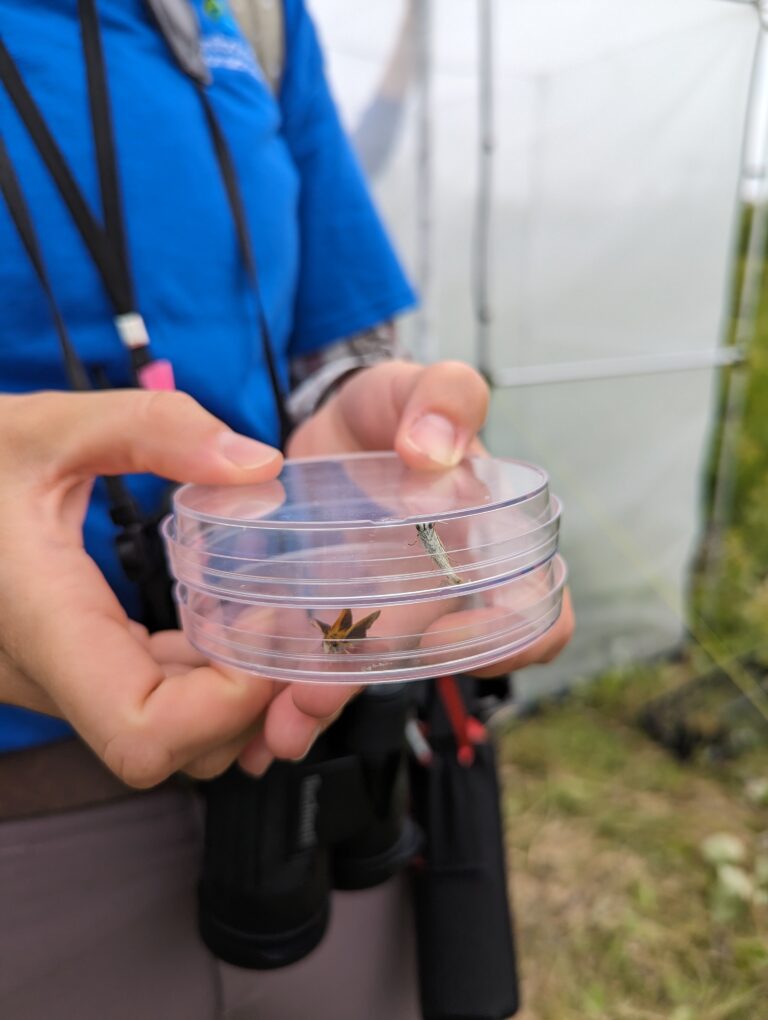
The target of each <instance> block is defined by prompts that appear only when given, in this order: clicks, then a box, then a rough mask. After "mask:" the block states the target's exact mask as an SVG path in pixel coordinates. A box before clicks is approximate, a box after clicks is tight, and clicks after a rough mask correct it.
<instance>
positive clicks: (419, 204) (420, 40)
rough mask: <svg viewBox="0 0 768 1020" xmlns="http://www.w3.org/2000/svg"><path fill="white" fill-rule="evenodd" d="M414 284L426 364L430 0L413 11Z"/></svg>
mask: <svg viewBox="0 0 768 1020" xmlns="http://www.w3.org/2000/svg"><path fill="white" fill-rule="evenodd" d="M416 66H417V69H418V70H417V80H416V121H417V143H416V146H417V147H416V285H417V287H418V290H419V296H420V298H421V304H420V309H419V312H418V314H417V316H416V335H415V337H414V341H413V353H414V355H415V357H416V358H417V360H418V361H421V362H424V363H427V362H430V361H436V360H437V357H438V353H439V352H438V350H437V343H436V338H435V336H434V334H433V330H432V324H431V315H430V307H431V306H430V301H431V285H432V256H431V248H432V190H433V189H432V0H417V8H416Z"/></svg>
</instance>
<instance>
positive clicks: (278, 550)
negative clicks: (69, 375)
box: [163, 452, 560, 606]
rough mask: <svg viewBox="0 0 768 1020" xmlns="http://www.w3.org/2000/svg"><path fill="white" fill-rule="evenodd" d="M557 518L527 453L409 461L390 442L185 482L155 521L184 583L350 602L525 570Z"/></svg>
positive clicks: (237, 593)
mask: <svg viewBox="0 0 768 1020" xmlns="http://www.w3.org/2000/svg"><path fill="white" fill-rule="evenodd" d="M559 519H560V506H559V503H558V502H557V500H556V499H555V498H554V497H552V496H551V495H550V492H549V482H548V478H547V475H546V473H545V472H544V471H543V470H542V469H541V468H538V467H535V466H534V465H532V464H527V463H524V462H522V461H513V460H501V459H496V458H492V457H470V458H467V459H465V460H464V461H462V462H461V463H460V464H459V465H457V466H456V467H455V468H452V469H449V470H447V471H441V472H427V471H414V470H411V469H409V468H407V467H406V466H405V464H404V463H403V462H402V460H401V459H400V458H399V457H398V456H397V455H396V454H394V453H389V452H386V453H374V454H370V453H366V454H356V455H351V456H350V455H347V456H343V457H325V458H307V459H302V460H293V461H288V462H286V464H285V465H284V467H283V470H282V472H281V473H280V475H279V476H278V478H276V479H275V480H273V481H271V482H266V483H262V484H260V485H253V486H242V487H240V486H238V487H225V486H199V485H187V486H184V487H182V488H180V489H179V490H177V492H176V494H175V496H174V501H173V514H172V516H171V518H169V519H168V520H166V522H165V524H164V529H163V533H164V537H165V540H166V547H167V550H168V554H169V559H170V562H171V568H172V571H173V574H174V576H175V577H176V579H177V580H178V581H181V582H183V583H184V584H185V585H188V586H191V587H193V588H196V589H198V590H206V591H210V592H220V593H226V594H227V597H229V598H236V599H238V600H240V601H249V600H254V601H258V602H264V601H265V600H266V601H269V600H272V601H276V602H280V603H283V604H296V603H302V602H307V603H309V602H311V603H312V604H315V605H321V604H326V605H329V606H331V605H337V606H347V605H361V604H366V603H367V602H374V603H378V602H380V601H382V600H383V601H387V600H392V599H398V598H406V599H408V600H418V599H420V598H434V597H440V596H441V594H443V595H445V596H446V597H447V595H448V589H454V590H455V589H456V588H457V587H458V586H462V585H466V586H471V587H472V588H477V587H478V586H480V587H482V586H484V585H487V584H492V583H496V582H498V581H500V580H503V579H504V578H509V577H512V576H515V575H517V574H520V573H524V572H525V571H527V570H531V569H533V568H534V567H536V566H537V565H539V564H541V563H544V562H546V561H547V560H549V559H550V558H551V557H552V556H553V555H554V553H555V552H556V549H557V542H558V534H559ZM443 589H444V590H443ZM441 590H442V591H441Z"/></svg>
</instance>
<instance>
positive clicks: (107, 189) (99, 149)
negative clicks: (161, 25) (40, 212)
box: [78, 0, 136, 314]
mask: <svg viewBox="0 0 768 1020" xmlns="http://www.w3.org/2000/svg"><path fill="white" fill-rule="evenodd" d="M78 11H79V14H80V33H81V37H82V40H83V55H84V57H85V69H86V74H87V76H88V99H89V103H90V108H91V124H92V125H93V140H94V144H95V146H96V162H97V165H98V168H99V185H100V191H101V207H102V212H103V216H104V231H105V233H106V236H107V240H108V241H109V244H110V247H111V250H112V251H113V252H114V255H115V258H116V259H117V260H118V261H119V263H120V275H121V277H122V282H123V287H124V288H125V289H126V294H125V297H126V306H125V307H124V308H122V309H120V308H119V307H118V306H117V305H116V307H118V311H120V312H121V314H125V313H129V312H131V311H133V310H134V309H135V305H136V298H135V295H134V292H133V281H132V278H131V271H130V263H129V261H128V247H127V244H126V240H125V228H124V226H123V206H122V200H121V197H120V183H119V178H118V173H117V156H116V147H115V140H114V138H115V135H114V129H113V127H112V114H111V111H110V103H109V86H108V83H107V70H106V61H105V59H104V49H103V46H102V42H101V32H100V30H99V18H98V15H97V13H96V4H95V2H94V0H79V4H78Z"/></svg>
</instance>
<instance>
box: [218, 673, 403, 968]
mask: <svg viewBox="0 0 768 1020" xmlns="http://www.w3.org/2000/svg"><path fill="white" fill-rule="evenodd" d="M411 707H412V693H411V689H410V688H409V687H408V686H406V685H404V684H392V685H386V686H383V687H373V688H371V689H369V690H368V691H366V692H365V693H364V694H363V695H361V696H360V697H358V698H357V699H356V700H355V701H354V702H353V703H352V704H351V705H350V706H349V707H348V708H347V710H346V712H345V713H344V714H343V715H342V716H341V718H340V719H339V720H337V722H336V723H334V725H333V726H332V727H331V728H330V729H329V730H328V731H327V732H326V733H325V734H324V735H323V736H322V737H321V738H320V740H319V741H318V742H317V743H316V744H315V746H314V747H313V748H312V751H311V752H310V754H309V755H308V756H307V758H306V759H305V760H304V761H302V762H299V763H297V764H287V763H284V762H275V763H274V764H273V765H272V766H271V767H270V769H269V770H268V771H267V773H266V775H265V776H264V777H263V778H261V779H258V780H256V779H252V778H250V777H249V776H246V775H245V774H244V773H243V772H241V771H240V770H239V769H238V768H236V767H235V768H232V769H230V770H229V771H228V772H226V773H225V774H224V775H223V776H221V777H220V778H218V779H215V780H213V782H210V783H206V784H205V785H204V786H203V787H202V789H203V793H204V796H205V800H206V805H207V813H206V835H205V852H204V860H203V874H202V879H201V882H200V889H199V921H200V932H201V935H202V937H203V940H204V941H205V943H206V945H207V946H208V947H209V949H210V950H211V951H212V952H213V953H214V954H215V955H217V956H218V957H220V958H221V959H223V960H226V961H227V962H229V963H233V964H235V965H237V966H240V967H251V968H256V969H267V968H272V967H282V966H285V965H286V964H289V963H293V962H295V961H296V960H299V959H301V958H302V957H303V956H305V955H306V954H307V953H308V952H310V951H311V950H312V949H313V948H314V947H315V946H316V945H317V944H318V943H319V942H320V940H321V939H322V937H323V935H324V933H325V929H326V926H327V924H328V917H329V904H330V892H331V889H332V888H333V887H335V888H337V889H363V888H368V887H370V886H373V885H378V884H379V883H380V882H383V881H385V880H386V879H387V878H390V877H391V876H392V875H394V874H395V873H396V872H398V871H400V869H401V868H403V867H404V865H406V864H407V863H408V862H409V861H410V860H411V859H412V858H413V857H414V855H415V853H416V851H417V850H418V848H419V842H420V835H419V831H418V828H417V827H416V825H415V824H414V823H413V821H412V820H411V818H410V816H409V815H408V811H407V808H408V803H407V797H408V775H407V753H406V744H405V723H406V719H407V716H408V713H409V712H410V711H411Z"/></svg>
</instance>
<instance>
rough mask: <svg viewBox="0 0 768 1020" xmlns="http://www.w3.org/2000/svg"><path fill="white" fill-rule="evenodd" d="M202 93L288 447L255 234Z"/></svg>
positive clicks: (229, 156)
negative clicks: (253, 243) (254, 240)
mask: <svg viewBox="0 0 768 1020" xmlns="http://www.w3.org/2000/svg"><path fill="white" fill-rule="evenodd" d="M198 92H199V95H200V99H201V102H202V104H203V109H204V110H205V118H206V120H207V121H208V129H209V131H210V133H211V140H212V141H213V147H214V151H215V153H216V160H217V162H218V164H219V170H220V172H221V177H222V181H223V182H224V189H225V191H226V193H227V201H228V202H229V208H230V211H231V213H232V219H233V221H234V224H235V232H236V234H237V242H238V245H239V246H240V253H241V257H242V259H243V264H244V266H245V271H246V273H247V274H248V280H249V283H250V285H251V290H252V291H253V294H254V296H255V298H256V315H257V316H258V326H259V335H260V336H261V343H262V347H263V349H264V360H265V361H266V363H267V370H268V371H269V381H270V383H271V386H272V393H273V394H274V399H275V410H276V412H277V419H278V422H279V424H280V441H281V445H285V443H286V441H287V439H288V436H289V435H290V432H291V426H292V423H291V419H290V417H289V416H288V411H287V408H286V406H285V400H284V398H283V392H282V385H281V383H280V377H279V375H278V374H277V366H276V364H275V356H274V353H273V350H272V338H271V335H270V329H269V323H268V322H267V316H266V313H265V311H264V301H263V300H262V296H261V286H260V284H259V273H258V268H257V265H256V258H255V256H254V254H253V246H252V244H251V234H250V231H249V230H248V222H247V220H246V215H245V207H244V205H243V197H242V195H241V193H240V187H239V185H238V183H237V173H236V171H235V166H234V162H233V160H232V154H231V153H230V151H229V146H228V145H227V140H226V138H225V137H224V132H223V131H222V130H221V125H220V124H219V121H218V118H217V117H216V114H215V113H214V111H213V107H212V106H211V101H210V100H209V98H208V95H207V93H206V92H205V89H204V88H203V86H202V85H199V86H198Z"/></svg>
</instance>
